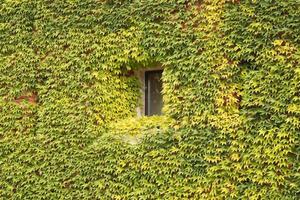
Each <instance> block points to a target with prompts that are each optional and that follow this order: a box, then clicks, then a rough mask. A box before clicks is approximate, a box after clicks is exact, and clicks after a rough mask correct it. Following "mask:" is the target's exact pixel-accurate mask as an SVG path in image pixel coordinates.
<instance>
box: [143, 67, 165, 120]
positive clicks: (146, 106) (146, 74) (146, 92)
mask: <svg viewBox="0 0 300 200" xmlns="http://www.w3.org/2000/svg"><path fill="white" fill-rule="evenodd" d="M163 71H164V70H163V69H155V70H147V71H145V72H144V77H145V79H144V86H145V90H144V95H145V100H144V114H145V116H151V115H149V108H150V90H149V84H150V81H149V76H150V75H151V74H155V73H158V72H160V73H161V74H163Z"/></svg>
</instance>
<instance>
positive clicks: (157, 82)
mask: <svg viewBox="0 0 300 200" xmlns="http://www.w3.org/2000/svg"><path fill="white" fill-rule="evenodd" d="M161 78H162V70H155V71H146V72H145V115H147V116H152V115H161V113H162V106H163V99H162V79H161Z"/></svg>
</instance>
